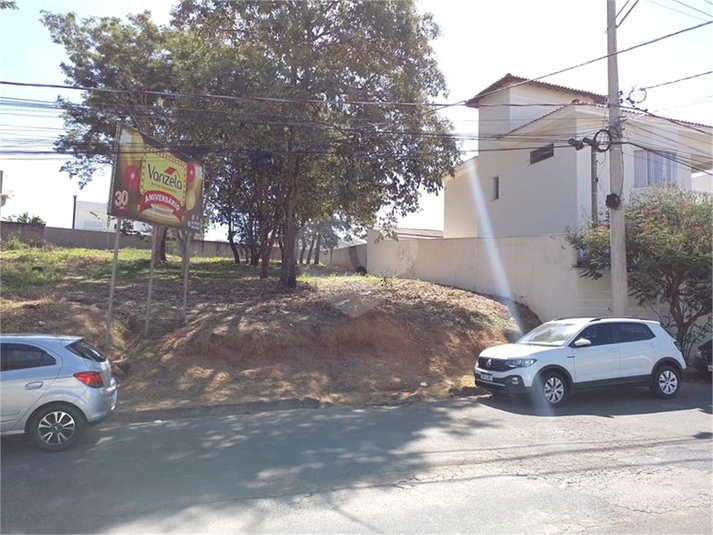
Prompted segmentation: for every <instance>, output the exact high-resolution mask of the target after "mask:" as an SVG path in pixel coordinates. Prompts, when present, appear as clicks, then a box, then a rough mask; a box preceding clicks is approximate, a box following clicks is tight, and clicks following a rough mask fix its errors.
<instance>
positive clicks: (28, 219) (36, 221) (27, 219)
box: [8, 212, 47, 226]
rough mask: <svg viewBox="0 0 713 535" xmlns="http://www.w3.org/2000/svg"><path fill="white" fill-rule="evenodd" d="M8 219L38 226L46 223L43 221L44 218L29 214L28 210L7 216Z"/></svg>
mask: <svg viewBox="0 0 713 535" xmlns="http://www.w3.org/2000/svg"><path fill="white" fill-rule="evenodd" d="M8 221H15V222H17V223H25V224H27V225H39V226H45V225H46V224H47V223H45V220H44V219H42V218H41V217H40V216H37V215H33V216H31V215H30V214H29V213H28V212H24V213H22V214H21V215H19V216H17V217H15V218H13V217H12V216H10V217H8Z"/></svg>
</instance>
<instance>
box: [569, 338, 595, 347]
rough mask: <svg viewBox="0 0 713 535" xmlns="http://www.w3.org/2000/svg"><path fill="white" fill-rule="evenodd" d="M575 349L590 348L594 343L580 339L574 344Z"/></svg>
mask: <svg viewBox="0 0 713 535" xmlns="http://www.w3.org/2000/svg"><path fill="white" fill-rule="evenodd" d="M572 345H573V346H574V347H589V346H591V345H592V342H590V341H589V340H587V339H586V338H579V339H578V340H575V341H574V344H572Z"/></svg>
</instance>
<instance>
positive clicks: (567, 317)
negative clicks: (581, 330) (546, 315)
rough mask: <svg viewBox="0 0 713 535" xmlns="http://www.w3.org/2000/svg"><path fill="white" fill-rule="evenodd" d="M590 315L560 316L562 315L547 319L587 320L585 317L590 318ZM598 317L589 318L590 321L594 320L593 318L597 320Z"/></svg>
mask: <svg viewBox="0 0 713 535" xmlns="http://www.w3.org/2000/svg"><path fill="white" fill-rule="evenodd" d="M591 317H592V316H562V317H559V318H554V319H551V320H549V321H562V320H587V319H591ZM598 319H601V318H594V319H591V321H595V320H598Z"/></svg>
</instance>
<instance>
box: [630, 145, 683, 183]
mask: <svg viewBox="0 0 713 535" xmlns="http://www.w3.org/2000/svg"><path fill="white" fill-rule="evenodd" d="M675 157H676V153H675V152H666V151H656V152H650V151H648V150H637V151H634V187H637V188H645V187H647V186H670V185H671V184H674V183H675V182H676V169H675V167H674V163H675V162H674V158H675Z"/></svg>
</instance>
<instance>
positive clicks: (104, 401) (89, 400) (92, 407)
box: [76, 377, 119, 423]
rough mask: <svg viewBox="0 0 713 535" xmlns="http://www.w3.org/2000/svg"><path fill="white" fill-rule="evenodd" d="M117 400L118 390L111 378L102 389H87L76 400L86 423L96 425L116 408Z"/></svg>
mask: <svg viewBox="0 0 713 535" xmlns="http://www.w3.org/2000/svg"><path fill="white" fill-rule="evenodd" d="M118 399H119V389H118V387H117V385H116V380H115V379H114V378H113V377H112V379H111V384H110V385H109V386H107V387H104V388H91V387H90V388H87V390H85V391H84V393H83V394H82V395H81V396H80V398H79V399H78V400H77V402H76V403H77V406H78V407H79V408H80V409H82V412H83V413H84V416H86V418H87V422H89V423H96V422H100V421H102V420H104V419H106V418H108V417H109V415H110V414H111V413H112V412H114V409H115V408H116V403H117V401H118Z"/></svg>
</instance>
